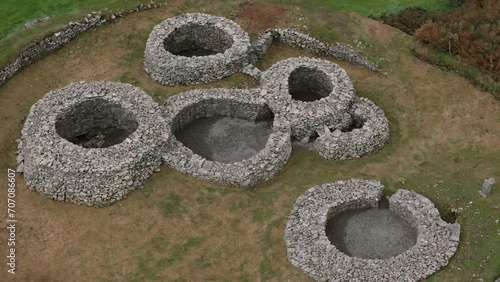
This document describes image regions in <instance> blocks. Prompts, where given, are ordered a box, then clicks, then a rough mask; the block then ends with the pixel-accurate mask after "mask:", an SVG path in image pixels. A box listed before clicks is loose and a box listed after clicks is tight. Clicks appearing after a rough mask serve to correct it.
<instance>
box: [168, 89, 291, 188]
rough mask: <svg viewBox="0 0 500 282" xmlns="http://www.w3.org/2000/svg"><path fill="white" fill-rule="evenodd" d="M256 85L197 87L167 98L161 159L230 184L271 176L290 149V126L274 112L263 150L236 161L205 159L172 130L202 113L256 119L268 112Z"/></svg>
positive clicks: (253, 182)
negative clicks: (167, 138) (168, 137)
mask: <svg viewBox="0 0 500 282" xmlns="http://www.w3.org/2000/svg"><path fill="white" fill-rule="evenodd" d="M258 93H259V91H258V90H257V89H250V90H246V89H197V90H192V91H188V92H184V93H181V94H178V95H175V96H173V97H171V98H169V99H168V100H167V101H166V102H165V104H164V105H163V116H164V118H165V120H166V121H167V122H168V123H170V124H172V127H171V132H170V135H171V136H173V137H172V139H171V142H170V145H169V149H168V150H167V151H166V152H165V154H164V155H163V160H164V162H165V163H166V164H167V165H169V166H170V167H172V168H174V169H175V170H178V171H181V172H184V173H187V174H189V175H192V176H194V177H198V178H201V179H205V180H211V181H216V182H219V183H224V184H227V185H230V186H236V187H244V188H247V187H251V186H254V185H256V184H257V183H259V182H262V181H266V180H269V179H271V178H273V177H274V176H275V175H276V174H277V173H278V172H279V171H280V170H281V169H282V168H283V167H284V166H285V164H286V162H287V161H288V158H289V157H290V155H291V152H292V145H291V141H290V129H289V127H288V125H287V124H286V123H285V122H284V121H283V120H282V119H280V118H279V116H277V115H275V118H274V122H273V132H272V133H271V135H270V136H269V140H268V141H267V144H266V146H265V148H264V149H263V150H261V151H260V152H259V153H258V154H256V155H255V156H253V157H251V158H249V159H245V160H243V161H240V162H235V163H230V164H226V163H221V162H215V161H211V160H207V159H205V158H203V157H201V156H199V155H197V154H195V153H193V151H192V150H191V149H189V148H187V147H185V146H184V145H183V144H182V143H181V142H179V141H178V140H177V139H176V138H175V136H174V133H175V130H176V129H178V128H181V127H182V126H184V125H186V124H188V123H189V122H191V121H193V120H196V119H198V118H202V117H214V116H228V117H235V118H242V119H247V120H251V121H253V120H258V119H261V118H262V117H263V115H267V114H268V113H267V111H268V110H267V109H268V107H267V101H266V100H265V99H263V98H261V97H259V95H258Z"/></svg>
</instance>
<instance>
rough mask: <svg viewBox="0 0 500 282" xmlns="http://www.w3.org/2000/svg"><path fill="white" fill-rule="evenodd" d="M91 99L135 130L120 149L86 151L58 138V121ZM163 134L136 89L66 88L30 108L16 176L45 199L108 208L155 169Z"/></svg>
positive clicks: (156, 113)
mask: <svg viewBox="0 0 500 282" xmlns="http://www.w3.org/2000/svg"><path fill="white" fill-rule="evenodd" d="M94 99H101V100H105V101H109V102H110V103H113V104H116V105H119V106H120V107H121V108H122V109H123V110H126V111H127V112H130V113H131V114H132V115H133V117H134V118H135V121H136V122H137V129H135V131H134V132H133V133H132V134H130V135H129V136H128V137H127V138H126V139H125V140H124V141H123V142H121V143H120V144H117V145H114V146H111V147H107V148H99V149H86V148H84V147H82V146H79V145H76V144H73V143H71V142H69V141H68V140H66V139H64V138H63V137H61V136H60V135H59V134H58V132H57V128H56V126H57V121H58V119H59V118H61V116H62V115H65V114H68V113H71V111H75V108H77V107H78V105H81V103H82V102H85V101H92V100H94ZM76 118H78V117H76ZM81 118H82V119H84V118H85V117H81ZM63 130H64V129H63ZM168 132H169V128H168V125H167V123H166V122H165V121H164V119H163V118H162V117H161V113H160V107H159V106H158V105H157V104H156V103H155V102H154V101H153V99H152V98H151V97H150V96H149V95H147V94H146V93H145V92H144V91H142V90H140V89H139V88H136V87H133V86H131V85H128V84H122V83H113V82H79V83H72V84H70V85H68V86H66V87H64V88H62V89H58V90H54V91H51V92H49V93H48V94H47V95H45V96H44V97H43V98H42V99H41V100H40V101H38V102H37V103H36V104H34V105H33V106H32V108H31V111H30V113H29V115H28V117H27V118H26V121H25V124H24V127H23V130H22V137H21V142H20V150H19V153H20V154H19V155H18V157H17V160H18V163H19V168H18V171H22V172H23V173H24V179H25V180H26V182H27V184H28V187H30V189H34V190H36V191H38V192H40V193H42V194H44V195H46V196H47V197H49V198H51V199H54V200H58V201H66V202H73V203H77V204H84V205H88V206H105V205H109V204H111V203H113V202H115V201H117V200H120V199H122V198H123V197H125V195H126V194H127V193H129V192H130V191H132V190H134V189H135V188H137V187H140V186H141V185H142V184H143V183H144V182H145V181H146V179H147V178H148V177H149V176H150V175H151V174H152V173H153V172H154V171H155V170H158V169H159V167H160V164H161V156H162V154H163V153H164V151H165V150H166V149H167V145H168V139H169V135H168Z"/></svg>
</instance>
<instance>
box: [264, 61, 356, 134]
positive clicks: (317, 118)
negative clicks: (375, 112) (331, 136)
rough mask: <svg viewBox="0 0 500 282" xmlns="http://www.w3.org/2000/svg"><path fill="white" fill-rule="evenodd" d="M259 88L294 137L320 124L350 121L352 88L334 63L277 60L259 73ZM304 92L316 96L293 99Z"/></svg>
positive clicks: (317, 128) (318, 128)
mask: <svg viewBox="0 0 500 282" xmlns="http://www.w3.org/2000/svg"><path fill="white" fill-rule="evenodd" d="M261 88H262V95H264V96H265V97H266V99H268V100H269V106H270V107H271V109H272V110H273V111H274V112H277V113H280V114H281V115H283V117H284V118H285V119H286V120H287V121H288V122H289V123H290V126H291V129H292V136H293V137H295V138H297V139H303V138H308V137H310V136H312V135H314V134H315V132H317V131H321V130H324V126H328V127H330V128H343V127H347V126H349V125H350V124H351V115H350V114H349V109H350V107H351V104H352V102H353V101H354V99H355V97H356V95H355V91H354V87H353V85H352V83H351V80H350V79H349V77H348V76H347V73H346V72H345V70H343V69H342V68H340V67H339V66H338V65H337V64H335V63H332V62H330V61H326V60H320V59H313V58H302V57H299V58H290V59H286V60H283V61H279V62H277V63H276V64H274V65H273V66H272V67H270V68H269V69H268V70H267V71H265V72H264V73H263V74H262V78H261ZM304 93H316V99H307V98H306V99H303V100H306V101H301V100H298V99H294V97H299V98H300V97H304V96H307V95H305V94H304ZM317 98H320V99H319V100H318V99H317ZM307 100H309V101H307ZM311 100H312V101H311Z"/></svg>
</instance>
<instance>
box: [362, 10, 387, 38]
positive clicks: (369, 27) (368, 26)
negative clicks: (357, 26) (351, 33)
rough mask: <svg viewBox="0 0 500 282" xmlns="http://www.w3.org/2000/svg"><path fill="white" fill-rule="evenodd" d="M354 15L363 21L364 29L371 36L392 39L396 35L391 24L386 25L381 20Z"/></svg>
mask: <svg viewBox="0 0 500 282" xmlns="http://www.w3.org/2000/svg"><path fill="white" fill-rule="evenodd" d="M354 17H355V18H356V19H357V20H358V21H360V22H361V25H362V26H363V31H364V33H365V34H366V35H368V36H369V37H371V38H373V39H375V40H391V39H392V36H393V35H394V34H393V32H392V31H391V29H392V27H391V26H389V25H385V24H383V23H381V22H379V21H376V20H373V19H370V18H364V17H361V16H358V15H356V14H354Z"/></svg>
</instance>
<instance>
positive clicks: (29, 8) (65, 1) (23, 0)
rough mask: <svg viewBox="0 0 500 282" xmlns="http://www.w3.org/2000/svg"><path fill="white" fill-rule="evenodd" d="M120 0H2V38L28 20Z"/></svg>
mask: <svg viewBox="0 0 500 282" xmlns="http://www.w3.org/2000/svg"><path fill="white" fill-rule="evenodd" d="M116 2H122V1H118V0H80V1H74V0H46V1H33V0H2V2H1V3H0V19H1V20H0V39H1V38H3V37H5V36H6V35H7V34H9V33H11V32H13V31H15V30H18V29H20V28H21V27H22V26H23V25H24V24H25V23H26V22H28V21H30V20H33V19H37V18H43V17H52V16H57V15H62V14H68V13H74V12H77V11H78V10H81V9H85V8H93V9H96V10H100V9H102V8H104V7H105V6H107V4H112V3H116Z"/></svg>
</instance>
